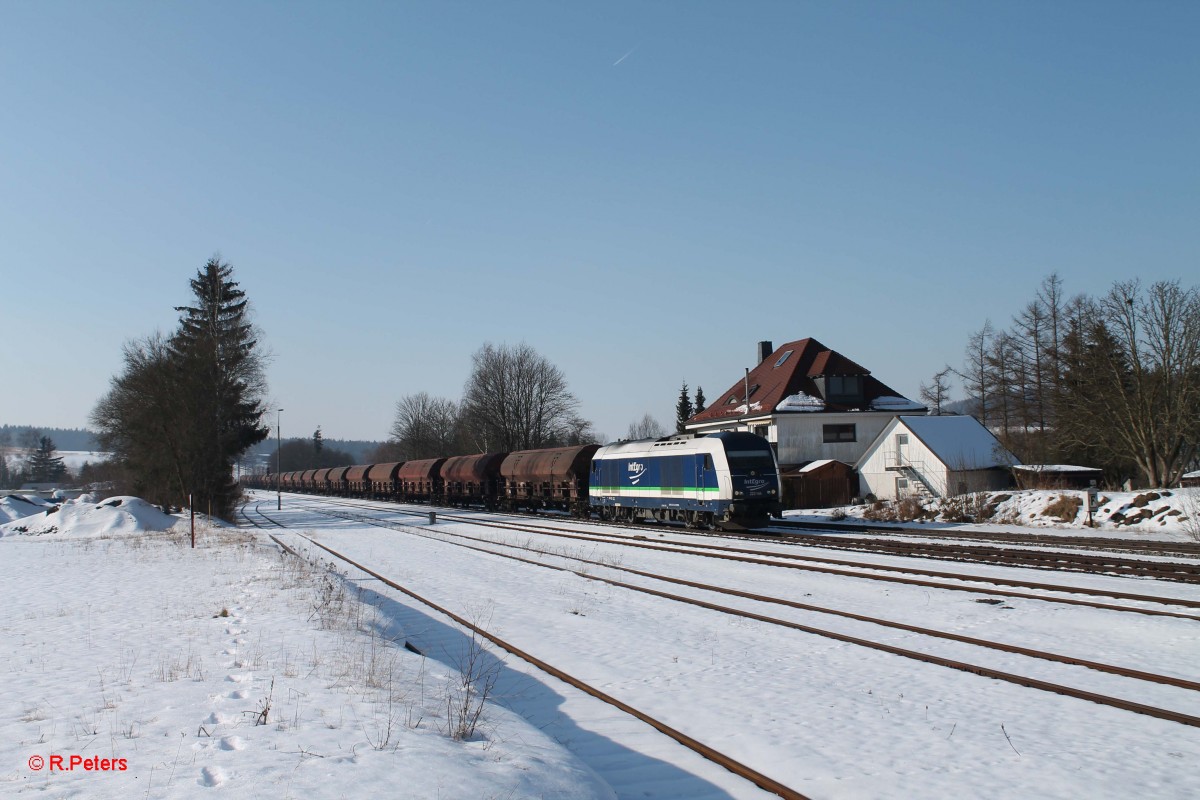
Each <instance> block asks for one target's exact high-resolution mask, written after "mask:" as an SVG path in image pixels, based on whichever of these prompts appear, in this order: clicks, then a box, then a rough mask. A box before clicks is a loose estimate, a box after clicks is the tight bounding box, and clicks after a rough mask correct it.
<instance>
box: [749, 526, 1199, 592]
mask: <svg viewBox="0 0 1200 800" xmlns="http://www.w3.org/2000/svg"><path fill="white" fill-rule="evenodd" d="M785 536H786V540H787V541H794V542H796V543H797V544H803V545H806V546H812V547H821V548H827V549H841V550H854V551H858V552H871V553H886V554H888V555H897V556H909V557H917V558H932V559H938V560H944V561H968V562H972V563H979V564H998V565H1003V566H1015V567H1029V568H1032V569H1050V570H1058V571H1071V572H1087V573H1095V574H1104V575H1119V576H1122V577H1130V578H1152V579H1154V580H1168V581H1179V582H1181V583H1200V561H1192V562H1180V561H1147V560H1138V559H1133V558H1122V557H1120V556H1117V555H1116V554H1114V553H1111V552H1110V553H1076V552H1069V551H1063V550H1030V549H1019V548H1008V547H989V546H986V545H977V544H964V543H959V542H952V543H947V544H943V543H939V542H911V541H896V540H894V539H871V538H860V537H853V538H849V537H837V538H831V537H824V538H822V537H819V536H797V535H794V534H785ZM759 541H761V539H759Z"/></svg>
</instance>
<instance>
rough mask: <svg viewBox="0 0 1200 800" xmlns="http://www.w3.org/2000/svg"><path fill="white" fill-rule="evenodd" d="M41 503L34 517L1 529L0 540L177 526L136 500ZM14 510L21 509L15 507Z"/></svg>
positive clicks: (125, 531)
mask: <svg viewBox="0 0 1200 800" xmlns="http://www.w3.org/2000/svg"><path fill="white" fill-rule="evenodd" d="M85 498H86V499H85ZM5 499H6V500H9V499H12V498H5ZM41 503H43V504H44V505H43V506H42V507H41V508H36V509H35V512H34V513H28V514H25V515H23V516H21V517H20V518H14V519H13V520H12V521H10V522H7V523H5V524H3V525H0V536H15V535H20V536H44V535H47V534H68V535H71V536H80V537H87V536H107V535H114V534H131V533H140V532H145V531H165V530H169V529H171V528H173V527H175V524H176V523H177V522H179V519H178V518H176V517H173V516H171V515H169V514H164V513H162V512H161V511H159V510H158V509H157V508H155V507H154V506H152V505H150V504H149V503H147V502H146V501H145V500H142V499H141V498H139V497H110V498H108V499H107V500H104V501H102V502H100V503H96V502H95V500H94V499H92V496H91V495H83V496H82V497H80V498H78V499H76V500H67V501H65V502H63V503H61V504H59V505H54V504H47V503H45V501H41ZM14 506H16V507H17V508H20V506H19V505H17V504H14ZM43 509H44V510H43Z"/></svg>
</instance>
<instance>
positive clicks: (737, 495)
mask: <svg viewBox="0 0 1200 800" xmlns="http://www.w3.org/2000/svg"><path fill="white" fill-rule="evenodd" d="M733 496H734V497H741V496H742V493H741V492H734V493H733Z"/></svg>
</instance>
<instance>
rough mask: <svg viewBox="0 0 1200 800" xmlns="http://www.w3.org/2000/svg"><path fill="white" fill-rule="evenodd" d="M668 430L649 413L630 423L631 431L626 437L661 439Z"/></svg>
mask: <svg viewBox="0 0 1200 800" xmlns="http://www.w3.org/2000/svg"><path fill="white" fill-rule="evenodd" d="M666 435H667V432H666V430H664V429H663V426H662V425H661V424H660V423H659V421H658V420H656V419H655V418H654V417H652V416H650V415H649V414H645V415H643V416H642V418H641V419H640V420H638V421H637V422H631V423H629V433H627V434H626V436H625V438H626V439H659V438H662V437H663V436H666Z"/></svg>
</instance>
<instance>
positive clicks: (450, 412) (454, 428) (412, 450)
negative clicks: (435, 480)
mask: <svg viewBox="0 0 1200 800" xmlns="http://www.w3.org/2000/svg"><path fill="white" fill-rule="evenodd" d="M458 430H459V415H458V404H457V403H455V402H454V401H453V400H447V399H446V398H444V397H432V396H430V395H429V394H428V393H426V392H417V393H416V394H410V395H407V396H405V397H402V398H400V400H399V401H398V402H397V403H396V419H395V421H394V422H393V423H392V429H391V437H392V441H393V442H395V443H396V445H397V446H398V448H399V450H400V452H402V453H403V454H404V457H405V458H409V459H419V458H441V457H443V456H451V455H457V454H458V452H459V449H460V448H459V447H458V444H457V443H458V438H459V436H458Z"/></svg>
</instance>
